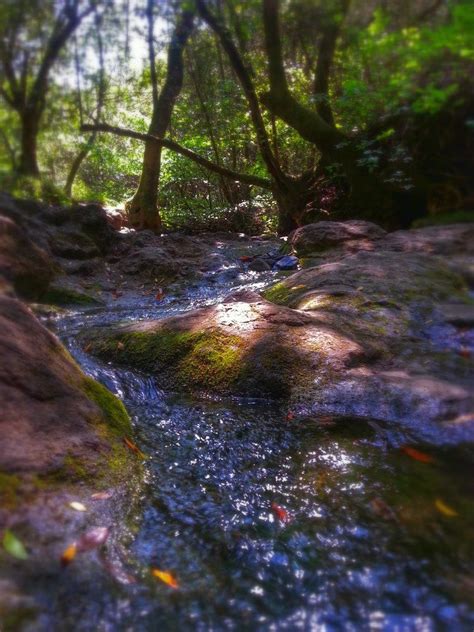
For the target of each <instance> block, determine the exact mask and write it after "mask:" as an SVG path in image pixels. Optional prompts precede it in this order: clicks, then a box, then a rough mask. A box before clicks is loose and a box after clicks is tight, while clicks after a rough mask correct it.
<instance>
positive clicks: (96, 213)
mask: <svg viewBox="0 0 474 632" xmlns="http://www.w3.org/2000/svg"><path fill="white" fill-rule="evenodd" d="M70 213H71V223H72V224H76V225H77V226H79V228H80V230H81V232H83V233H84V234H85V235H87V236H88V237H89V238H90V239H91V240H92V241H93V243H94V244H95V245H96V246H97V248H99V250H100V251H101V252H102V253H104V252H106V251H107V249H108V248H109V246H110V245H111V243H112V242H113V241H114V238H115V234H116V233H115V230H113V228H112V227H111V226H110V224H109V220H108V217H107V213H106V211H105V209H104V208H103V207H102V206H101V205H100V204H78V205H76V206H73V207H72V208H71V211H70Z"/></svg>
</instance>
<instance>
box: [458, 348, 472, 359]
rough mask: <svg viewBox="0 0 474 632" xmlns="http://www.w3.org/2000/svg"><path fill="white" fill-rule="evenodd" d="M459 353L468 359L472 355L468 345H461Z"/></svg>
mask: <svg viewBox="0 0 474 632" xmlns="http://www.w3.org/2000/svg"><path fill="white" fill-rule="evenodd" d="M459 355H460V356H461V358H466V359H467V360H468V359H469V358H470V357H471V352H470V351H469V349H467V348H466V347H461V349H459Z"/></svg>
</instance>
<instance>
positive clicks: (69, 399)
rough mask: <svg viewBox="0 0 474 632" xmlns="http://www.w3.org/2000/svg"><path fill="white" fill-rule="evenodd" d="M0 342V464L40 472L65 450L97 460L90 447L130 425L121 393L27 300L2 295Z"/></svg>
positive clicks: (60, 462)
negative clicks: (90, 373)
mask: <svg viewBox="0 0 474 632" xmlns="http://www.w3.org/2000/svg"><path fill="white" fill-rule="evenodd" d="M0 350H1V351H0V352H1V356H2V363H1V366H0V401H1V411H2V412H1V426H2V435H3V439H2V448H1V450H0V468H1V469H2V471H4V472H5V471H6V472H11V473H15V474H18V473H21V472H30V473H31V472H34V473H37V474H40V473H42V474H44V473H47V472H51V471H54V470H57V469H60V468H61V467H63V466H64V462H65V459H66V457H68V458H69V459H71V458H72V459H77V460H78V462H79V461H80V462H82V463H83V464H89V465H90V466H91V467H94V468H97V466H98V462H97V456H95V452H96V451H97V450H98V451H99V452H100V451H102V450H104V451H105V452H107V451H108V450H109V449H110V444H111V443H113V441H114V436H115V435H116V434H117V435H118V436H120V435H123V434H125V433H129V432H130V422H129V419H128V415H127V413H126V411H125V409H124V408H123V406H122V404H121V403H120V402H119V400H117V399H116V398H115V397H114V396H113V395H112V394H111V393H109V392H108V391H107V390H106V389H105V388H103V387H102V386H100V385H99V384H98V383H97V382H95V381H94V380H92V379H91V378H88V377H86V376H85V375H84V374H83V373H82V371H81V370H80V369H79V367H78V366H77V364H76V363H75V362H74V361H73V360H72V358H71V357H70V356H69V354H68V353H67V351H66V350H65V349H64V348H63V347H62V345H61V344H60V342H59V341H58V340H57V338H56V337H55V336H54V335H53V334H52V333H51V332H49V331H48V330H47V329H46V328H45V327H43V325H41V323H40V322H39V321H38V320H37V319H36V318H35V317H34V315H33V313H32V312H31V311H30V310H29V309H28V308H27V307H26V306H25V305H23V304H22V303H21V302H20V301H18V300H17V299H14V298H11V297H5V296H2V297H0ZM103 431H105V434H104V432H103ZM107 436H108V438H107V439H106V437H107ZM18 445H21V450H18V449H17V446H18ZM91 446H94V448H93V449H92V450H91Z"/></svg>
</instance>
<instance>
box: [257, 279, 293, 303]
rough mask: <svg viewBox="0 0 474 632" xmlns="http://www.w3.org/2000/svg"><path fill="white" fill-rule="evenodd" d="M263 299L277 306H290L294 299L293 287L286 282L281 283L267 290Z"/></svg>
mask: <svg viewBox="0 0 474 632" xmlns="http://www.w3.org/2000/svg"><path fill="white" fill-rule="evenodd" d="M263 297H264V298H266V299H267V301H271V302H272V303H276V304H277V305H288V303H289V302H290V300H291V298H292V294H291V287H289V285H288V284H287V283H286V282H285V281H280V282H279V283H276V284H275V285H272V287H270V288H268V289H267V290H265V291H264V292H263Z"/></svg>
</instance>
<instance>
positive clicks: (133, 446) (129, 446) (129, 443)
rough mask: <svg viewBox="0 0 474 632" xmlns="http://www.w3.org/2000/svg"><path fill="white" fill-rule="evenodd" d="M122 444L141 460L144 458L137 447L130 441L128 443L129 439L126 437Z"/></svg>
mask: <svg viewBox="0 0 474 632" xmlns="http://www.w3.org/2000/svg"><path fill="white" fill-rule="evenodd" d="M123 442H124V443H125V445H126V446H127V448H128V449H129V450H131V451H132V452H135V454H137V455H138V456H139V457H140V458H142V459H144V458H145V454H144V453H143V452H142V451H141V450H140V448H137V446H136V445H135V444H134V443H133V442H132V441H130V439H127V437H124V438H123Z"/></svg>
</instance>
